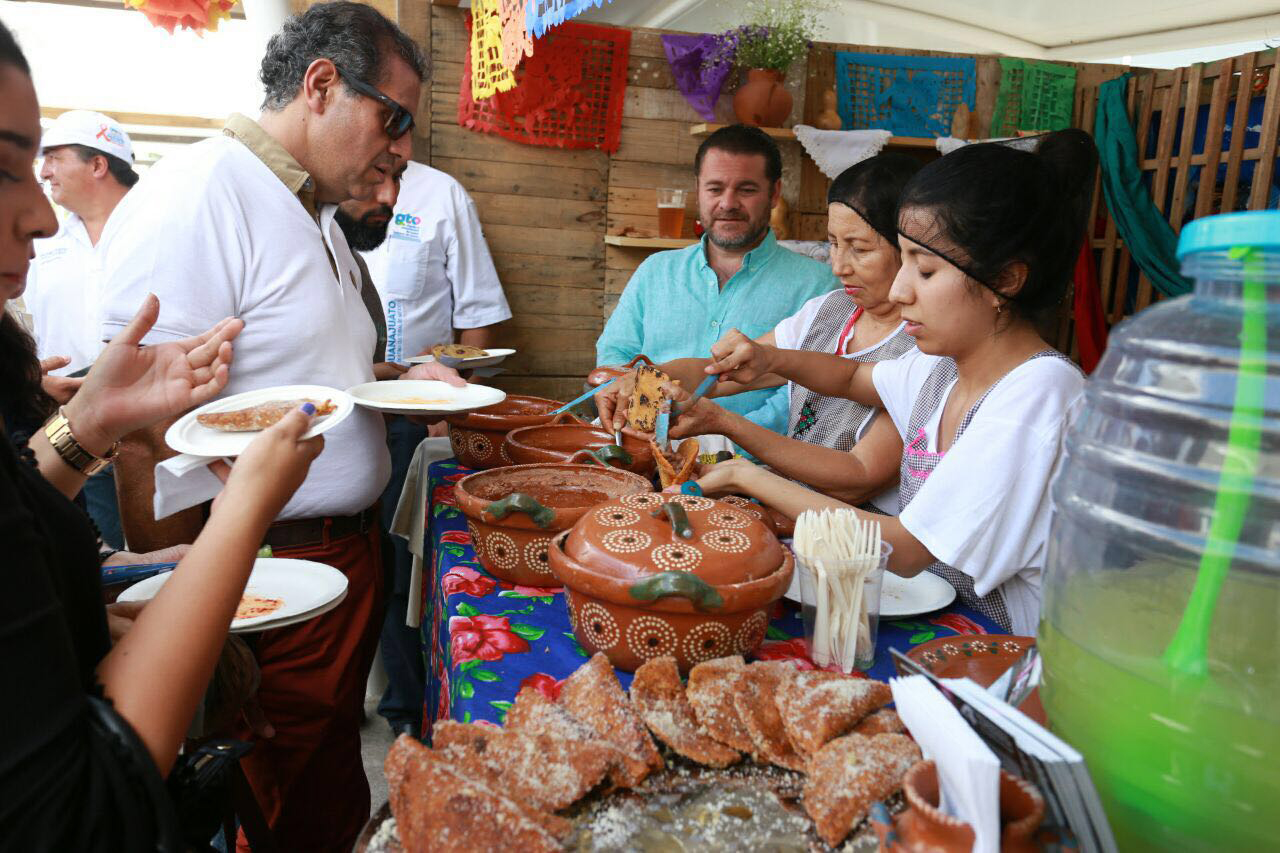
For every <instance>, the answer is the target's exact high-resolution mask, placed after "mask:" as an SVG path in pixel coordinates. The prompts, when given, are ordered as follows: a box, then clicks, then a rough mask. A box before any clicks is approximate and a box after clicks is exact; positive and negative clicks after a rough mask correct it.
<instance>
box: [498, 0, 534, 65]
mask: <svg viewBox="0 0 1280 853" xmlns="http://www.w3.org/2000/svg"><path fill="white" fill-rule="evenodd" d="M498 4H499V8H500V11H499V14H498V18H499V20H501V22H502V64H503V65H505V66H507V68H508V69H509V70H511V71H515V70H516V68H517V67H518V66H519V65H520V61H521V60H522V59H524V58H525V57H526V56H533V38H532V37H531V36H530V35H529V32H528V30H526V29H525V24H524V21H525V11H526V6H525V0H498Z"/></svg>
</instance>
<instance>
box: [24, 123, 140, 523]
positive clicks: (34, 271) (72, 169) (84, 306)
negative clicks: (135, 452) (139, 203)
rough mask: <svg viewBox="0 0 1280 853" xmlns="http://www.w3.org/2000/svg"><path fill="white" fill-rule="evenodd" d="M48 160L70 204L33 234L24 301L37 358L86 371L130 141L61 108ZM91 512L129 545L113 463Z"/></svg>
mask: <svg viewBox="0 0 1280 853" xmlns="http://www.w3.org/2000/svg"><path fill="white" fill-rule="evenodd" d="M40 153H41V154H42V155H43V156H44V163H43V164H42V165H41V167H40V178H41V180H43V181H46V182H47V183H48V185H49V193H50V195H52V196H53V200H54V201H55V202H56V203H57V204H59V205H60V206H61V207H63V208H64V209H65V210H67V211H68V213H69V215H68V216H67V218H66V219H65V220H63V222H62V225H61V227H59V228H58V233H57V234H55V235H54V236H52V237H49V238H47V239H44V240H36V241H35V253H36V256H35V260H34V262H33V263H32V264H31V271H30V273H29V274H28V275H27V289H26V293H25V294H24V301H25V303H26V309H27V312H28V313H29V314H31V316H32V320H33V322H34V327H35V339H36V346H37V349H38V350H39V352H40V358H41V359H42V360H43V359H58V360H59V361H54V362H52V363H53V364H59V363H60V361H61V360H65V362H66V363H65V364H62V366H60V367H55V368H54V369H52V370H50V373H51V374H53V375H54V376H64V377H65V376H69V375H72V374H79V373H83V372H84V371H85V370H87V369H88V368H89V366H90V365H92V364H93V362H94V360H95V359H97V357H98V354H99V353H100V352H101V351H102V348H103V346H104V344H103V343H102V335H101V334H100V333H101V317H100V311H99V309H100V293H101V281H100V279H101V274H102V268H101V264H100V261H99V253H98V250H97V247H98V241H99V240H100V239H101V237H102V235H103V232H104V231H105V230H106V229H107V227H108V223H109V221H110V220H111V214H112V212H113V211H115V209H116V206H117V205H118V204H119V203H120V200H121V199H122V198H124V197H125V194H126V193H128V192H129V190H130V188H132V187H133V185H134V184H136V183H137V182H138V173H137V172H135V171H133V143H132V142H131V141H130V140H129V135H128V134H127V133H125V132H124V128H122V127H120V124H119V123H118V122H117V121H116V120H115V119H113V118H110V117H109V116H105V115H103V114H102V113H96V112H90V111H89V110H71V111H69V112H65V113H63V114H62V115H60V116H58V117H57V118H56V119H55V120H54V122H53V124H52V125H51V126H50V127H49V129H48V130H46V131H45V132H44V136H43V138H42V139H41V141H40ZM76 385H78V382H75V381H74V380H62V381H58V380H54V381H52V382H47V383H46V385H45V388H46V390H49V391H50V392H52V393H53V394H54V395H55V396H56V397H58V398H59V399H58V402H59V403H65V402H66V401H67V399H69V398H70V395H71V394H72V393H74V390H75V387H76ZM84 496H85V501H86V503H87V505H88V509H89V515H90V516H91V517H92V518H93V520H94V522H95V523H96V524H97V525H98V529H99V531H100V532H101V533H102V538H103V541H105V542H106V543H107V544H108V545H110V546H111V547H112V548H116V549H119V548H123V547H124V536H123V534H122V533H121V529H120V512H119V508H118V507H117V504H116V489H115V480H114V478H113V476H112V472H111V469H110V468H108V469H107V470H106V471H103V472H102V473H100V474H97V475H95V476H94V477H92V478H91V479H90V480H89V482H88V483H87V484H86V485H85V488H84Z"/></svg>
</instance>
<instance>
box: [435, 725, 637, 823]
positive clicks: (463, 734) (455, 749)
mask: <svg viewBox="0 0 1280 853" xmlns="http://www.w3.org/2000/svg"><path fill="white" fill-rule="evenodd" d="M431 743H432V748H433V749H434V750H435V751H436V752H437V753H438V754H439V755H440V756H441V757H443V758H444V759H446V760H447V761H448V762H449V763H450V764H452V765H453V766H454V768H455V769H457V770H459V771H461V772H462V773H463V774H464V775H465V776H467V777H469V778H487V779H490V780H492V781H493V782H494V783H495V785H496V786H497V787H498V789H499V790H506V791H516V790H519V791H520V797H521V799H522V800H523V801H524V803H525V804H527V805H529V806H531V807H532V808H535V809H539V810H544V811H557V810H559V809H563V808H566V807H568V806H570V805H572V804H573V803H574V801H576V800H578V799H579V798H580V797H582V796H583V795H584V794H586V793H587V792H588V791H590V790H591V789H592V788H594V787H595V786H596V785H598V784H599V783H600V780H601V779H603V778H604V777H605V774H606V773H608V771H609V768H610V767H611V766H612V764H613V760H612V758H611V756H610V754H609V750H607V749H606V748H605V747H604V746H602V745H598V744H593V743H586V742H583V741H570V740H561V739H559V738H555V737H551V736H549V735H529V734H522V733H520V732H513V731H508V730H506V729H499V728H494V727H492V726H480V725H476V724H475V723H459V722H455V721H453V720H442V721H441V722H438V723H436V725H435V728H434V729H433V730H432V737H431Z"/></svg>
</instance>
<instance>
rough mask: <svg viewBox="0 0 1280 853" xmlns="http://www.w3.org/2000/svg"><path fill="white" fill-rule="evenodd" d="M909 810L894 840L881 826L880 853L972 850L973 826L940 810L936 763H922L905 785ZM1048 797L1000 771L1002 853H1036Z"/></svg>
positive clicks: (914, 767) (896, 823) (910, 772)
mask: <svg viewBox="0 0 1280 853" xmlns="http://www.w3.org/2000/svg"><path fill="white" fill-rule="evenodd" d="M902 792H903V794H904V795H906V800H907V805H908V808H907V810H906V811H904V812H903V813H902V814H901V815H899V816H898V817H897V818H895V819H894V821H893V828H894V830H895V832H894V837H893V838H892V839H889V833H887V832H884V831H883V829H882V827H880V826H879V825H877V827H876V829H877V831H878V832H880V833H881V842H882V843H884V844H885V845H886V846H884V847H882V848H881V849H884V850H889V851H891V852H892V853H906V851H913V853H914V851H931V853H932V851H952V850H954V851H957V853H959V851H968V850H971V849H973V827H971V826H970V825H969V824H968V823H965V822H964V821H962V820H959V819H958V818H954V817H951V816H950V815H947V814H943V813H942V812H941V811H940V810H939V809H938V803H939V801H940V796H939V792H938V769H937V767H936V766H935V765H934V763H933V762H932V761H917V762H916V763H915V764H913V765H912V766H911V769H910V770H908V771H907V775H906V776H905V777H904V778H903V780H902ZM1044 810H1045V805H1044V797H1042V796H1041V795H1040V792H1039V791H1037V790H1036V787H1035V786H1034V785H1032V784H1031V783H1030V782H1028V781H1026V780H1025V779H1021V778H1019V777H1017V776H1014V775H1013V774H1011V773H1009V772H1008V771H1005V770H1001V771H1000V850H1001V853H1033V851H1035V850H1038V849H1040V848H1039V845H1037V844H1036V842H1035V841H1034V840H1033V839H1032V835H1033V834H1034V833H1035V831H1036V829H1037V828H1038V827H1039V826H1040V823H1041V821H1043V820H1044Z"/></svg>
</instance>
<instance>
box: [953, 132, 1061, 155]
mask: <svg viewBox="0 0 1280 853" xmlns="http://www.w3.org/2000/svg"><path fill="white" fill-rule="evenodd" d="M977 142H999V143H1000V144H1001V145H1008V146H1009V147H1010V148H1021V149H1022V150H1023V151H1035V150H1036V148H1037V146H1039V145H1040V137H1038V136H1000V137H996V138H994V139H957V138H956V137H954V136H943V137H940V138H939V139H935V140H934V142H933V144H934V147H935V148H937V149H938V150H939V151H940V152H942V153H943V154H950V153H951V152H952V151H955V150H956V149H957V148H963V147H964V146H966V145H970V144H973V143H977Z"/></svg>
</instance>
